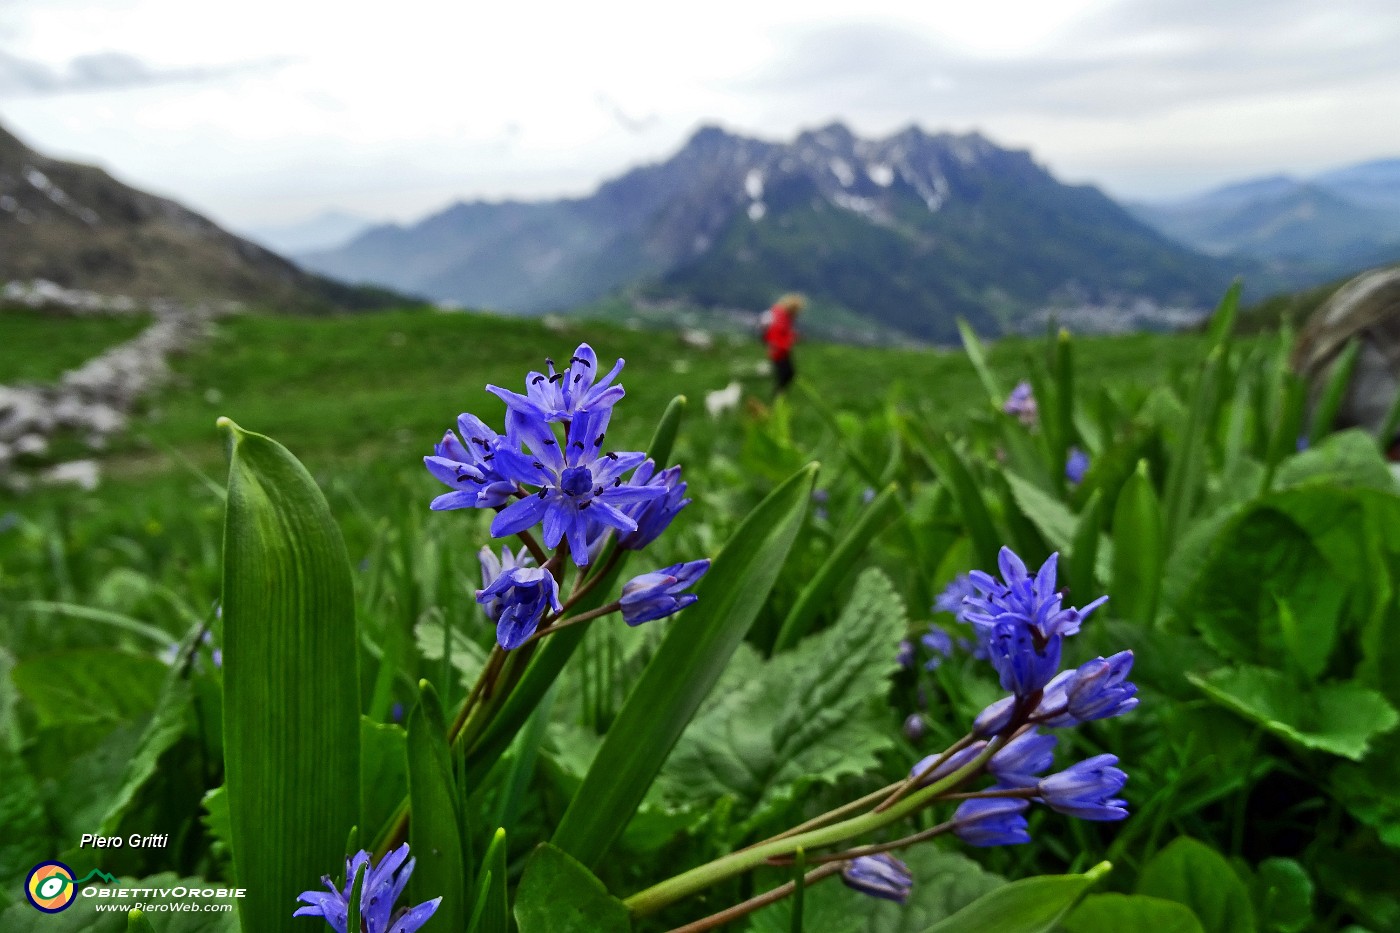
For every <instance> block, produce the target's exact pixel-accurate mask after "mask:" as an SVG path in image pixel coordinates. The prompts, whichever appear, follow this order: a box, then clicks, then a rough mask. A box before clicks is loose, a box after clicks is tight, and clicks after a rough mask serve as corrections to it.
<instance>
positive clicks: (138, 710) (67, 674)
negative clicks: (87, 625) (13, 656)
mask: <svg viewBox="0 0 1400 933" xmlns="http://www.w3.org/2000/svg"><path fill="white" fill-rule="evenodd" d="M169 671H170V668H168V667H166V666H165V665H164V664H162V663H161V662H160V660H159V659H158V658H155V657H152V656H150V655H144V654H132V653H131V652H128V651H112V650H107V649H102V648H82V649H76V650H71V651H62V652H58V653H56V654H44V655H38V656H36V657H32V658H28V659H26V660H24V661H21V662H20V663H19V664H18V665H16V666H15V669H14V670H13V671H12V672H11V675H10V676H11V677H12V678H13V680H14V684H15V686H16V687H17V688H18V689H19V692H20V693H21V694H23V695H24V698H25V699H27V700H28V701H29V702H30V704H32V706H33V708H34V713H35V714H36V715H37V716H38V717H39V724H40V725H57V724H61V723H83V724H96V723H113V722H122V721H126V720H131V719H137V718H140V717H142V716H146V715H148V714H149V713H150V712H151V710H153V709H155V706H156V699H157V697H159V696H160V690H161V684H162V683H164V682H165V678H166V675H167V674H168V673H169Z"/></svg>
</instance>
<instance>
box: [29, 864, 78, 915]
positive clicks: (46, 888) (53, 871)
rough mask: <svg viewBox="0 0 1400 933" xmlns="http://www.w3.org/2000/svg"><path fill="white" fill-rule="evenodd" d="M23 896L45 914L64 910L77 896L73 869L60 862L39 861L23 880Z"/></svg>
mask: <svg viewBox="0 0 1400 933" xmlns="http://www.w3.org/2000/svg"><path fill="white" fill-rule="evenodd" d="M24 896H25V897H27V898H29V903H31V904H33V905H34V907H35V908H36V909H38V910H42V911H43V912H44V913H46V914H56V913H58V912H59V911H60V910H65V909H67V907H68V906H69V905H70V904H72V903H73V901H74V900H76V899H77V897H78V886H77V885H76V884H74V883H73V869H71V868H69V867H68V866H67V865H65V864H63V863H62V862H40V863H39V864H38V865H35V866H34V868H33V869H32V870H31V871H30V872H29V877H28V878H26V879H25V882H24Z"/></svg>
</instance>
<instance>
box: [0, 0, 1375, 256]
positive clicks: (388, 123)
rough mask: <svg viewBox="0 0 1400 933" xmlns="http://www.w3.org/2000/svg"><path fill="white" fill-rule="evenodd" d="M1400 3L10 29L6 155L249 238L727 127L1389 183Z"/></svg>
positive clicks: (5, 63)
mask: <svg viewBox="0 0 1400 933" xmlns="http://www.w3.org/2000/svg"><path fill="white" fill-rule="evenodd" d="M1397 48H1400V7H1398V6H1397V5H1396V3H1395V0H1036V2H1007V0H979V2H973V3H967V2H957V3H952V2H946V0H934V2H929V3H926V4H923V5H922V7H921V8H920V6H919V5H917V4H912V3H910V2H908V0H860V2H858V3H852V2H847V3H837V2H829V0H775V2H763V0H742V2H730V0H710V2H707V3H705V4H698V3H691V4H664V3H656V2H654V0H645V2H633V0H627V2H607V0H600V2H596V3H587V4H585V3H562V2H554V0H545V2H536V3H533V4H521V5H520V6H515V5H514V4H504V3H488V2H482V0H398V2H395V3H393V4H387V3H382V2H378V3H368V2H363V0H335V2H332V0H238V2H237V3H231V2H224V3H216V2H194V3H192V2H190V0H0V125H4V126H6V127H7V128H9V129H10V130H11V131H13V132H15V133H17V134H19V135H20V136H21V137H22V138H23V139H24V140H25V141H27V142H28V143H30V144H31V145H33V146H35V147H36V148H38V149H40V150H41V151H44V152H46V153H48V154H53V155H61V156H64V157H72V158H78V159H81V160H84V161H88V162H95V163H98V164H100V165H102V166H104V167H105V168H107V169H108V170H110V171H112V172H113V173H114V174H116V175H117V176H118V177H119V178H121V179H122V180H124V181H127V182H129V183H131V184H135V185H137V186H140V187H143V188H147V189H150V190H154V191H157V192H160V193H164V194H168V195H172V196H174V197H177V198H179V199H181V200H183V201H185V202H186V203H188V204H189V205H191V206H193V207H195V208H197V209H199V210H202V211H205V212H207V213H209V214H211V215H212V216H214V217H215V218H217V219H219V220H221V221H223V222H225V223H229V224H232V225H233V226H235V227H238V228H241V229H247V228H250V227H257V226H264V225H274V224H280V223H286V222H293V221H298V220H302V219H305V218H308V217H310V216H312V215H315V214H317V213H319V212H321V211H323V210H325V209H328V208H338V209H344V210H348V211H352V212H354V213H358V214H362V215H366V216H369V217H374V218H392V219H397V220H410V219H414V218H417V217H420V216H422V215H423V214H425V213H428V212H430V211H433V210H435V209H438V208H441V207H443V206H445V205H446V204H448V203H449V202H451V201H453V200H456V199H459V198H471V197H491V198H497V197H505V196H521V197H540V196H552V195H560V194H581V193H585V192H587V191H588V190H590V189H591V188H592V187H593V186H594V185H596V184H597V183H598V182H599V181H601V180H603V179H604V178H607V177H610V176H612V175H615V174H617V173H619V172H620V171H621V170H623V169H625V168H627V167H630V166H632V165H635V164H638V163H642V162H647V161H653V160H657V159H660V158H664V157H666V156H667V155H669V154H670V153H671V152H673V151H674V150H675V149H676V148H678V147H679V146H680V145H681V143H682V142H683V141H684V139H685V138H686V137H687V136H688V135H689V133H690V132H692V131H693V130H694V129H695V128H696V127H697V126H699V125H700V124H702V123H706V122H718V123H720V124H722V125H724V126H725V127H727V128H729V129H731V130H733V131H736V132H741V133H746V134H750V135H756V136H761V137H765V138H770V139H782V138H787V137H790V136H791V135H792V134H793V133H794V132H796V131H797V130H799V129H801V128H804V127H812V126H816V125H820V124H823V123H826V122H829V121H830V120H832V119H841V120H844V121H845V122H847V123H848V124H849V125H850V126H851V127H852V128H853V129H855V130H856V131H857V132H858V133H860V134H862V135H883V134H887V133H890V132H893V131H895V130H897V129H899V128H900V127H902V126H905V125H907V124H909V123H911V122H917V123H919V124H921V125H923V126H924V127H925V128H927V129H930V130H939V129H951V130H957V131H965V130H969V129H974V128H975V129H979V130H981V131H982V132H984V133H985V134H987V135H988V136H989V137H991V138H992V139H993V140H994V141H996V142H998V143H1000V144H1002V145H1007V146H1015V147H1024V148H1029V149H1031V150H1032V152H1033V153H1034V154H1035V156H1036V157H1037V159H1038V160H1039V161H1041V162H1042V163H1043V164H1045V165H1047V166H1048V167H1049V168H1050V169H1051V170H1052V171H1053V172H1054V173H1055V174H1056V175H1057V176H1059V177H1060V178H1062V179H1063V180H1066V181H1074V182H1084V181H1089V182H1094V183H1097V184H1099V185H1101V186H1103V187H1104V188H1105V189H1107V190H1108V191H1109V192H1110V193H1112V194H1114V195H1117V196H1121V197H1134V198H1152V197H1166V196H1173V195H1178V194H1183V193H1190V192H1194V191H1197V190H1200V189H1202V188H1205V187H1208V186H1211V185H1214V184H1219V183H1222V182H1225V181H1231V180H1236V179H1240V178H1246V177H1251V176H1255V175H1259V174H1266V173H1274V172H1289V173H1308V172H1313V171H1317V170H1321V169H1326V168H1332V167H1335V166H1338V165H1343V164H1348V163H1351V162H1357V161H1361V160H1365V159H1371V158H1379V157H1384V156H1400V119H1397V115H1400V55H1397V54H1396V53H1395V50H1396V49H1397Z"/></svg>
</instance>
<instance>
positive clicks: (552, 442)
mask: <svg viewBox="0 0 1400 933" xmlns="http://www.w3.org/2000/svg"><path fill="white" fill-rule="evenodd" d="M544 443H545V446H546V447H558V446H559V442H558V441H556V440H555V439H554V438H552V437H551V438H550V439H549V440H547V441H545V442H544Z"/></svg>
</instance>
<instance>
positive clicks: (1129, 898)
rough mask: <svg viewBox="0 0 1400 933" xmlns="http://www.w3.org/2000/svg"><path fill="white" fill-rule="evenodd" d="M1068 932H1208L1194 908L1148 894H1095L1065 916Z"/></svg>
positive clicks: (1066, 931)
mask: <svg viewBox="0 0 1400 933" xmlns="http://www.w3.org/2000/svg"><path fill="white" fill-rule="evenodd" d="M1063 926H1064V929H1065V933H1114V931H1119V930H1151V931H1152V933H1205V931H1204V930H1202V929H1201V921H1199V920H1197V919H1196V915H1195V914H1193V913H1192V912H1191V908H1189V907H1187V906H1186V905H1185V904H1178V903H1177V902H1176V901H1168V900H1163V899H1162V898H1159V897H1148V896H1147V895H1145V894H1091V895H1089V896H1088V897H1086V898H1084V902H1083V903H1082V904H1080V905H1079V906H1078V907H1076V908H1075V909H1074V913H1072V914H1070V915H1069V916H1068V917H1066V918H1065V922H1064V924H1063Z"/></svg>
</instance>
